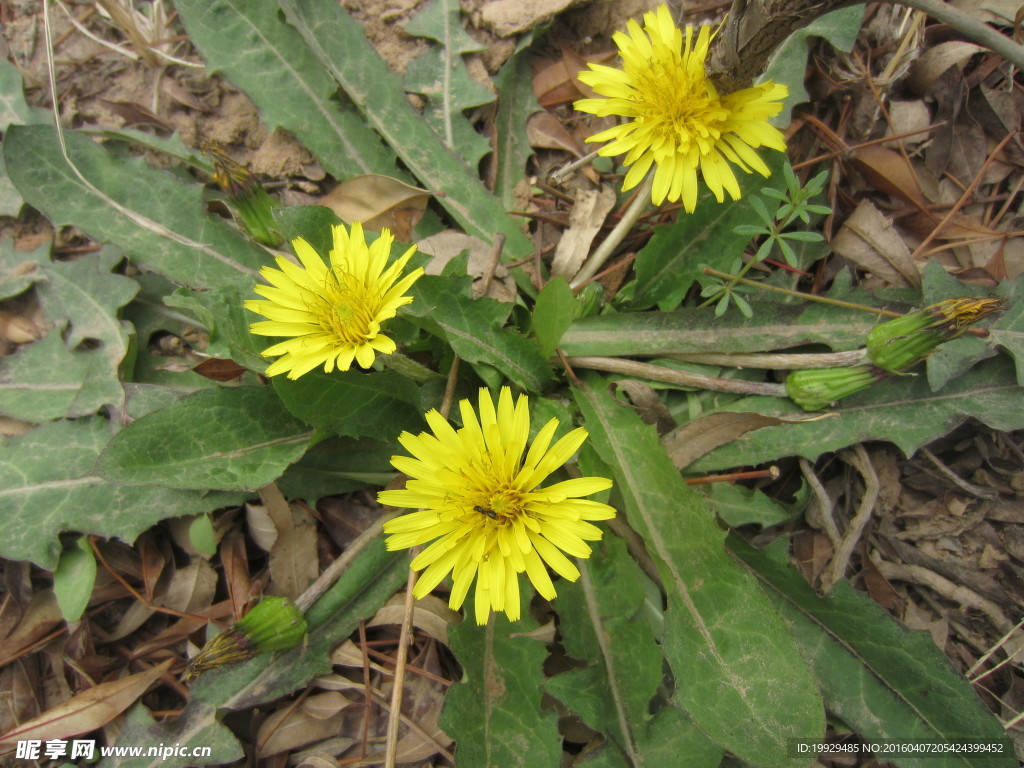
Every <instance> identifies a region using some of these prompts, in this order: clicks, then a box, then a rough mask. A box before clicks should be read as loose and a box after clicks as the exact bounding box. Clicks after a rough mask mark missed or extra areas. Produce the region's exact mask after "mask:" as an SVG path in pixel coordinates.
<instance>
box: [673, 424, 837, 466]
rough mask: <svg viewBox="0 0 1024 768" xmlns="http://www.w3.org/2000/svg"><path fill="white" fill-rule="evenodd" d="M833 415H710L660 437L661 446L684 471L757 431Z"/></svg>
mask: <svg viewBox="0 0 1024 768" xmlns="http://www.w3.org/2000/svg"><path fill="white" fill-rule="evenodd" d="M831 416H833V414H829V413H825V414H819V415H817V416H809V417H801V418H796V419H783V418H779V417H776V416H762V415H761V414H760V413H752V412H747V411H740V412H736V413H732V412H727V411H722V412H720V413H709V414H708V415H707V416H702V417H701V418H699V419H696V420H694V421H691V422H690V423H689V424H683V425H682V426H681V427H678V428H676V429H673V430H672V431H671V432H669V433H668V434H667V435H665V436H664V437H663V438H661V444H662V446H664V448H665V450H666V451H667V452H668V456H669V458H670V459H671V460H672V463H673V464H674V465H675V467H676V469H683V468H685V467H688V466H689V465H690V464H692V463H693V462H695V461H696V460H697V459H699V458H700V457H701V456H703V455H704V454H706V453H708V452H710V451H712V450H714V449H715V448H717V447H718V446H720V445H725V444H726V443H731V442H732V441H733V440H736V439H737V438H739V437H742V436H743V435H745V434H747V432H753V431H754V430H755V429H762V428H764V427H774V426H777V425H779V424H795V423H798V422H803V421H818V420H819V419H823V418H830V417H831Z"/></svg>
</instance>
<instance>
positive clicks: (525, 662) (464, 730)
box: [440, 592, 562, 768]
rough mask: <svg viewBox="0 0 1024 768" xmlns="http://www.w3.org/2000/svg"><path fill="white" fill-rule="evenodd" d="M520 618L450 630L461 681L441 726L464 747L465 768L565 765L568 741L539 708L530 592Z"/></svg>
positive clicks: (540, 680)
mask: <svg viewBox="0 0 1024 768" xmlns="http://www.w3.org/2000/svg"><path fill="white" fill-rule="evenodd" d="M522 600H523V609H522V612H521V613H522V616H523V617H524V618H523V619H520V620H519V621H516V622H510V621H509V620H508V619H507V618H506V617H505V615H504V614H500V613H499V614H492V616H491V620H490V621H489V622H488V623H487V624H486V625H485V626H483V627H480V626H477V625H476V624H475V623H474V622H472V621H466V622H464V623H463V624H462V625H461V626H458V627H452V628H451V629H449V631H448V637H449V638H450V647H451V649H452V653H454V654H455V657H456V658H457V659H458V660H459V663H460V664H461V665H462V680H461V681H460V682H457V683H455V684H454V685H452V687H451V688H449V690H448V695H447V696H446V697H445V702H444V710H443V711H442V712H441V719H440V724H441V727H442V728H444V731H445V733H447V734H448V735H449V736H451V737H452V738H453V739H455V743H456V744H457V745H458V752H459V764H460V765H480V766H483V765H492V766H498V765H500V766H502V768H516V767H517V766H521V768H534V766H554V765H559V763H560V761H561V755H562V737H561V736H560V735H559V733H558V722H557V719H556V717H555V715H554V713H553V712H551V711H549V710H544V709H542V708H541V688H542V686H543V684H544V672H543V666H542V665H543V663H544V658H545V657H546V656H547V650H546V648H545V647H544V643H543V642H541V641H539V640H536V639H534V638H531V637H529V635H528V633H529V632H530V631H532V630H534V629H536V628H537V622H536V621H534V620H533V618H532V617H530V611H529V606H528V605H527V601H528V600H529V596H528V595H527V594H526V592H524V593H523V595H522Z"/></svg>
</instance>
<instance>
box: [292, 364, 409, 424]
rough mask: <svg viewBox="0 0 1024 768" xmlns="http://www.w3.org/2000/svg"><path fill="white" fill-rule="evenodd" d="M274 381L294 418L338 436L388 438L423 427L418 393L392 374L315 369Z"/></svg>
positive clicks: (387, 372)
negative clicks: (295, 377) (292, 377)
mask: <svg viewBox="0 0 1024 768" xmlns="http://www.w3.org/2000/svg"><path fill="white" fill-rule="evenodd" d="M273 383H274V389H275V390H276V391H277V394H278V396H279V397H280V398H281V403H282V404H283V405H284V406H285V407H286V408H287V409H288V410H289V411H291V413H292V414H293V415H295V416H296V417H298V418H300V419H302V420H303V421H304V422H306V423H307V424H310V425H312V426H314V427H317V428H319V429H322V430H325V431H326V432H329V433H332V434H335V435H343V436H347V437H376V438H379V439H384V440H388V439H395V438H397V437H398V435H399V434H401V433H402V431H403V430H415V429H422V427H423V409H422V406H421V405H420V393H419V390H418V389H417V388H416V385H415V384H414V383H413V382H412V381H411V380H410V379H407V378H405V377H404V376H401V375H399V374H397V373H394V372H392V371H380V372H376V373H375V372H367V371H362V370H349V371H334V372H332V373H324V372H323V371H322V370H316V371H310V372H309V373H307V374H305V375H303V376H301V377H299V378H298V379H294V380H293V379H288V378H286V377H284V376H277V377H275V378H274V379H273Z"/></svg>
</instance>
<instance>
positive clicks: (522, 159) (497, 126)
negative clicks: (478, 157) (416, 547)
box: [494, 35, 541, 210]
mask: <svg viewBox="0 0 1024 768" xmlns="http://www.w3.org/2000/svg"><path fill="white" fill-rule="evenodd" d="M531 40H532V35H526V36H525V37H524V38H523V39H521V40H520V41H519V44H518V46H517V48H516V52H515V53H514V54H513V55H512V58H510V59H509V60H508V61H506V62H505V64H504V66H503V67H502V68H501V71H500V72H498V74H497V76H496V77H495V78H494V85H495V87H496V88H497V89H498V110H497V112H496V114H495V116H494V130H495V132H496V133H497V142H496V144H495V152H494V169H495V171H494V193H495V194H496V195H497V196H498V198H499V199H500V200H501V203H502V205H504V206H505V209H506V210H512V207H513V206H514V205H515V189H516V185H517V184H519V183H520V182H521V181H523V180H524V179H525V178H526V163H527V161H529V159H530V156H531V155H532V154H533V147H532V146H530V140H529V138H528V136H527V132H526V121H527V120H529V119H530V117H531V116H532V115H533V114H534V113H536V112H540V110H541V106H540V104H538V103H537V98H536V97H535V96H534V95H533V71H532V69H531V68H530V59H531V58H532V51H531V48H530V42H531Z"/></svg>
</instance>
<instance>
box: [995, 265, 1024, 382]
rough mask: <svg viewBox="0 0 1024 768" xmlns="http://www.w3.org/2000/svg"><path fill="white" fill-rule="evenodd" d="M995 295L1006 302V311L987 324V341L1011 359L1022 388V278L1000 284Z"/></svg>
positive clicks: (1023, 334)
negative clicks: (1006, 353) (995, 345)
mask: <svg viewBox="0 0 1024 768" xmlns="http://www.w3.org/2000/svg"><path fill="white" fill-rule="evenodd" d="M996 295H998V296H999V297H1000V298H1003V299H1005V300H1006V302H1007V306H1006V311H1005V312H1003V314H1001V315H1000V316H999V317H997V318H996V319H995V320H994V321H993V322H991V323H989V325H988V329H989V336H988V337H989V339H990V340H991V342H992V343H993V344H998V345H999V346H1000V347H1002V348H1003V349H1005V350H1006V351H1007V352H1009V353H1010V355H1011V356H1012V357H1013V364H1014V368H1015V369H1016V371H1017V382H1018V383H1019V384H1020V385H1021V386H1024V276H1022V277H1018V278H1017V280H1016V281H1014V282H1012V283H1000V284H999V287H998V288H997V289H996Z"/></svg>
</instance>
